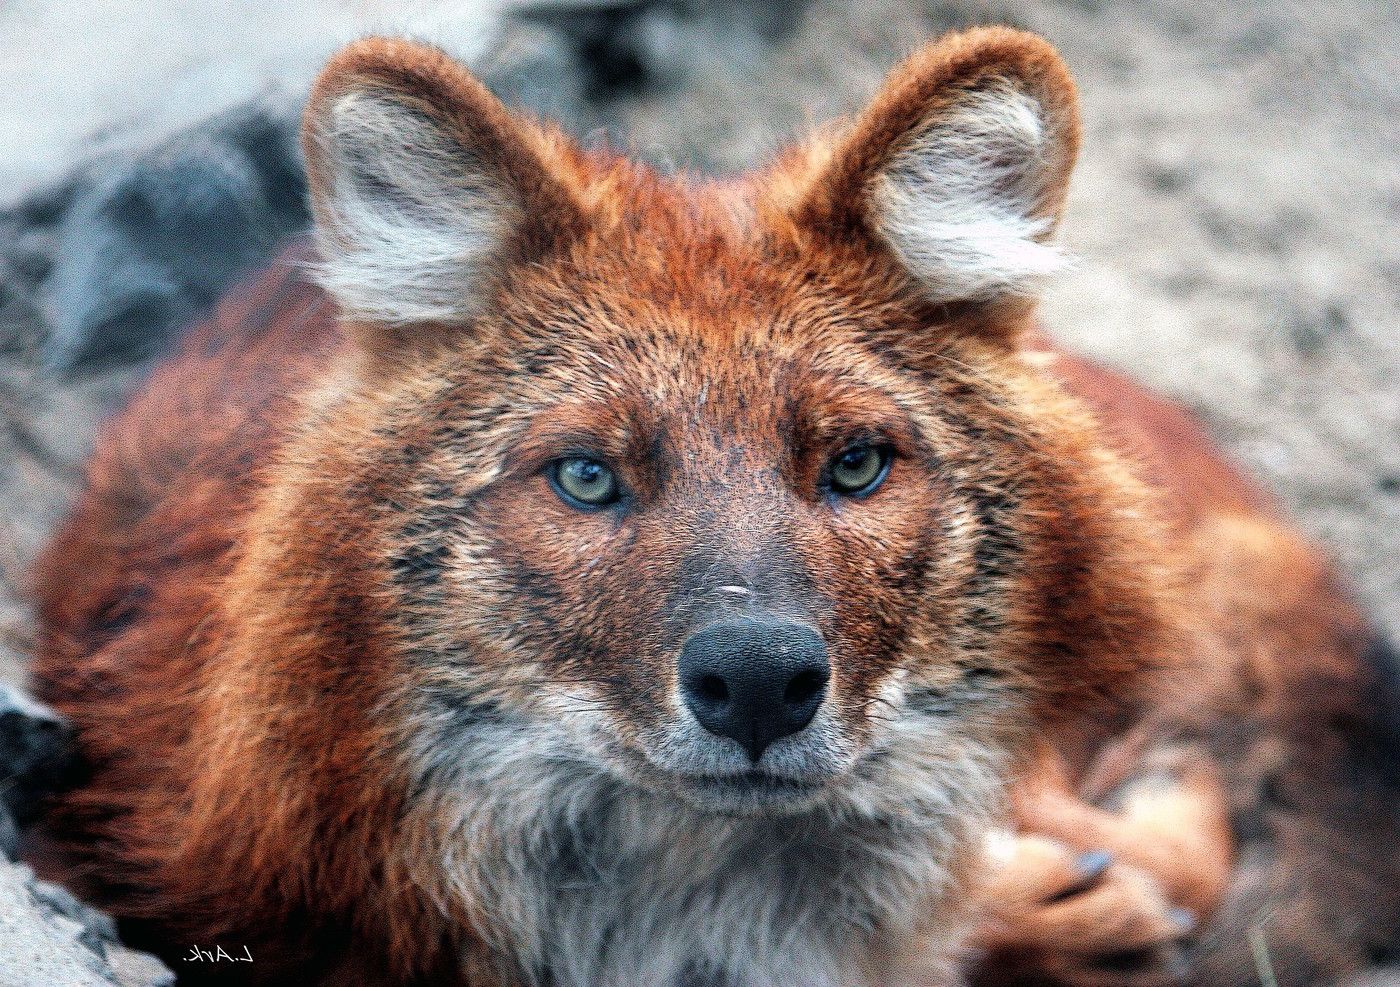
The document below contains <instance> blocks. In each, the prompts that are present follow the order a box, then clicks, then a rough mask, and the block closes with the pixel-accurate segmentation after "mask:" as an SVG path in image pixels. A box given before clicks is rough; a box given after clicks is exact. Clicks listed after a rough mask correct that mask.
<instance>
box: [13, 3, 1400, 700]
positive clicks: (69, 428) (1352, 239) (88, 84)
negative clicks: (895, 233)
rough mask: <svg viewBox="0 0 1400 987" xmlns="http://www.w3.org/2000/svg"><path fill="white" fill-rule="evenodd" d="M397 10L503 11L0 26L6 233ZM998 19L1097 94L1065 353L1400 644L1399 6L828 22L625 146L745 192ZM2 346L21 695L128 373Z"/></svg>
mask: <svg viewBox="0 0 1400 987" xmlns="http://www.w3.org/2000/svg"><path fill="white" fill-rule="evenodd" d="M389 6H393V8H394V17H395V19H396V20H399V21H407V22H410V23H412V22H413V20H414V18H415V17H418V16H431V18H432V20H431V23H432V24H433V25H434V26H433V27H432V28H430V29H427V28H420V32H419V33H425V34H428V35H429V36H432V37H440V38H445V39H447V40H449V41H451V42H453V44H454V47H457V48H458V49H459V50H466V51H470V50H472V49H473V48H480V46H481V45H482V44H484V41H483V39H484V38H486V37H487V35H488V34H489V25H490V16H489V14H490V10H491V5H490V4H486V3H469V4H460V3H459V4H455V5H452V7H451V9H449V10H447V11H446V12H444V11H442V10H434V11H426V8H427V7H429V6H431V5H420V6H422V7H423V8H425V11H426V12H425V11H414V10H409V11H407V12H405V5H403V4H397V5H388V4H383V5H376V4H373V3H348V2H341V3H337V2H332V0H285V2H282V3H278V4H259V5H253V4H247V3H231V2H228V3H213V4H211V3H194V2H192V0H152V2H149V3H144V4H141V5H139V6H138V5H137V4H135V3H134V2H130V3H123V2H119V0H91V2H86V3H83V4H69V5H59V4H50V3H41V2H37V0H10V2H3V0H0V52H3V54H4V57H3V58H0V205H3V204H5V203H8V202H12V201H15V200H16V199H18V198H19V197H20V196H22V195H23V194H24V193H25V192H26V191H27V190H29V189H31V188H33V187H35V186H37V185H38V184H40V183H42V182H43V181H45V180H48V179H51V178H53V177H56V176H58V175H59V174H61V173H62V172H63V171H64V170H65V169H67V168H68V167H70V166H71V165H72V164H73V162H74V161H76V160H78V159H79V158H81V157H82V156H84V155H86V154H89V153H90V152H91V150H92V148H93V147H94V140H93V137H92V135H93V133H94V132H95V131H101V130H103V129H110V128H112V127H114V126H117V125H120V124H123V123H126V122H130V121H137V122H138V123H139V124H140V125H141V126H142V127H147V128H151V127H156V128H159V127H167V128H168V127H174V126H178V125H179V124H180V122H181V121H187V120H190V119H195V118H197V117H198V116H199V115H201V114H203V113H205V112H207V111H208V110H209V109H211V108H215V107H217V106H219V105H225V104H228V103H231V102H233V101H236V100H238V99H242V98H246V97H247V96H249V95H251V94H253V93H255V92H257V91H261V90H264V89H267V88H269V87H270V88H273V89H276V90H278V91H282V92H289V93H293V94H294V93H295V92H296V91H298V88H299V87H301V86H304V85H305V82H306V80H307V79H308V78H309V76H310V74H311V72H312V71H313V70H314V66H315V64H316V63H317V61H319V59H320V58H321V57H322V56H323V55H324V53H325V52H327V51H329V50H330V49H331V48H332V47H334V45H335V44H336V43H337V42H338V41H339V40H341V39H342V38H344V37H347V36H349V35H351V34H354V33H356V32H358V31H360V30H362V29H363V26H364V25H365V24H367V23H370V22H372V21H375V20H377V19H378V20H382V19H383V18H384V16H385V8H386V7H389ZM991 21H1010V22H1013V23H1019V24H1021V25H1023V26H1027V27H1030V28H1033V29H1035V30H1038V31H1040V32H1041V33H1043V34H1045V35H1047V36H1048V37H1049V38H1050V39H1051V40H1053V41H1054V42H1055V43H1056V44H1058V45H1059V46H1060V48H1061V50H1062V51H1063V52H1064V54H1065V55H1066V57H1067V59H1068V60H1069V62H1070V64H1071V67H1072V68H1073V69H1074V71H1075V72H1076V74H1077V77H1078V79H1079V83H1080V86H1081V90H1082V97H1083V103H1084V112H1085V117H1086V122H1087V131H1086V139H1085V148H1084V153H1083V157H1082V164H1081V167H1080V170H1079V173H1078V177H1077V180H1076V183H1075V185H1074V190H1073V195H1072V201H1071V205H1070V210H1069V216H1068V219H1067V222H1066V224H1065V237H1066V239H1067V242H1068V244H1069V245H1070V246H1071V248H1072V249H1073V250H1074V251H1075V252H1076V253H1077V254H1078V256H1079V258H1080V261H1079V264H1078V266H1077V268H1076V269H1075V270H1074V271H1073V272H1072V273H1071V274H1070V275H1068V276H1067V277H1065V278H1064V279H1063V280H1062V281H1061V282H1059V283H1058V284H1057V285H1056V286H1055V287H1054V288H1053V290H1052V291H1051V294H1050V296H1049V298H1048V301H1047V304H1046V307H1045V312H1046V320H1047V322H1048V323H1049V325H1050V326H1051V328H1052V329H1053V331H1055V332H1056V333H1058V334H1059V335H1060V336H1061V337H1062V338H1063V339H1065V340H1067V341H1068V342H1070V343H1071V344H1072V345H1074V346H1076V347H1078V348H1080V349H1082V350H1083V351H1085V352H1087V353H1089V354H1091V355H1093V356H1095V357H1098V358H1100V359H1103V360H1105V361H1106V362H1108V363H1111V364H1114V365H1116V366H1120V367H1124V368H1126V369H1128V370H1129V371H1131V372H1132V373H1134V374H1136V375H1137V376H1138V377H1140V378H1141V379H1143V380H1145V381H1146V382H1148V383H1149V384H1151V385H1153V386H1155V387H1156V388H1158V389H1160V390H1162V391H1164V392H1166V393H1168V394H1171V395H1173V396H1175V397H1176V398H1178V399H1181V400H1183V401H1185V402H1186V403H1188V404H1189V405H1190V406H1192V407H1193V408H1195V409H1196V410H1197V411H1198V412H1199V413H1200V414H1201V415H1203V416H1204V418H1205V419H1206V420H1207V422H1208V423H1209V424H1210V426H1211V427H1212V429H1213V430H1214V432H1215V434H1216V435H1217V436H1218V437H1219V439H1220V440H1221V442H1222V443H1223V444H1224V446H1225V447H1226V448H1227V449H1228V450H1229V451H1230V452H1231V453H1232V454H1233V455H1234V456H1235V457H1236V458H1237V459H1238V460H1239V461H1240V462H1242V463H1243V464H1244V465H1245V466H1247V467H1248V468H1249V469H1250V470H1252V471H1253V472H1254V473H1255V474H1256V475H1258V476H1259V477H1260V478H1261V479H1262V480H1263V481H1264V482H1265V483H1266V484H1267V485H1268V486H1269V487H1270V488H1271V489H1273V490H1274V491H1275V492H1276V493H1277V494H1278V496H1279V497H1280V498H1281V499H1282V500H1283V501H1284V502H1285V504H1286V505H1287V507H1288V508H1289V509H1290V510H1291V511H1292V513H1293V514H1295V515H1296V516H1297V517H1298V518H1299V520H1300V521H1301V522H1302V524H1303V525H1304V526H1305V527H1306V528H1307V529H1308V530H1309V531H1311V532H1312V533H1314V534H1315V535H1316V536H1317V537H1318V538H1319V539H1321V540H1322V541H1324V542H1325V543H1326V544H1328V545H1329V546H1330V547H1331V548H1332V549H1333V551H1334V552H1335V553H1336V554H1337V555H1338V557H1339V558H1340V559H1341V561H1342V563H1343V565H1344V567H1345V569H1346V571H1347V572H1348V573H1349V574H1350V575H1351V576H1352V578H1353V579H1354V580H1355V581H1356V583H1357V584H1358V586H1359V587H1360V589H1361V591H1362V592H1363V593H1364V595H1365V597H1366V598H1367V600H1368V601H1369V603H1370V604H1371V606H1372V608H1373V610H1374V612H1375V613H1376V615H1377V618H1378V620H1379V621H1380V622H1381V623H1382V624H1384V625H1386V626H1388V627H1389V628H1390V630H1391V631H1392V632H1400V570H1397V568H1396V565H1395V559H1396V555H1397V548H1400V444H1397V441H1396V439H1397V436H1398V435H1400V384H1398V383H1397V373H1398V372H1400V337H1398V336H1397V328H1400V325H1398V323H1400V318H1397V315H1398V314H1400V293H1398V292H1397V284H1400V238H1397V236H1396V220H1397V214H1400V169H1397V159H1396V158H1397V156H1396V151H1395V146H1396V138H1397V123H1396V121H1397V120H1400V113H1398V112H1397V111H1400V92H1398V91H1397V83H1396V80H1397V79H1400V55H1397V52H1400V8H1397V7H1396V6H1395V5H1393V4H1388V3H1385V2H1362V0H1337V2H1332V3H1329V4H1326V5H1306V6H1305V5H1292V4H1279V3H1264V2H1241V3H1225V2H1210V0H1208V2H1194V3H1191V4H1158V3H1152V2H1147V0H1124V2H1117V3H1112V2H1108V0H1078V2H1072V3H1071V2H1049V0H1037V2H1022V3H996V2H992V3H973V2H964V3H951V2H927V3H914V2H907V0H868V2H862V3H860V4H855V5H850V6H847V5H844V4H837V3H815V4H814V5H813V9H812V12H811V13H810V15H809V16H807V17H806V18H805V19H804V20H803V21H802V22H801V23H797V24H794V25H793V26H792V27H791V28H790V29H789V30H787V31H786V32H785V33H784V34H783V36H782V37H781V38H780V40H779V42H778V44H777V46H776V48H774V49H773V50H771V51H766V52H764V51H756V50H752V49H751V48H744V49H742V50H739V51H729V52H727V53H726V54H725V56H724V57H723V58H716V59H705V58H697V57H696V55H695V52H694V50H691V51H689V52H688V53H687V51H686V49H685V43H684V41H683V40H682V41H679V42H678V41H676V40H675V39H674V38H673V39H671V41H670V42H667V44H669V45H670V47H667V46H666V44H661V45H660V47H659V48H658V49H657V51H658V54H657V57H658V58H661V59H666V60H668V64H674V65H676V66H679V67H680V68H678V70H677V71H678V72H680V74H681V76H682V78H681V85H680V86H679V88H678V89H677V90H675V91H674V92H673V93H671V94H663V95H657V96H653V97H649V98H647V99H643V100H636V101H630V102H627V103H623V104H617V105H615V106H613V107H612V108H611V110H610V112H611V115H612V118H613V119H612V122H613V125H614V129H616V130H618V131H620V132H622V133H625V134H627V135H628V136H629V137H630V140H631V141H632V142H633V144H634V145H635V146H636V147H637V148H638V149H639V150H640V151H641V152H643V153H646V154H648V155H650V156H653V157H656V158H661V159H667V160H671V161H674V162H679V163H681V164H692V165H696V166H700V167H706V168H721V169H722V168H730V167H738V166H742V165H744V164H746V163H749V162H752V161H754V160H756V159H758V158H761V157H762V156H763V155H764V154H765V153H767V152H768V151H769V150H770V149H771V148H772V147H773V146H774V145H775V144H777V143H779V142H780V141H781V140H782V139H783V138H784V137H785V136H786V135H788V134H791V133H793V132H794V131H798V130H801V129H802V128H803V127H805V126H806V125H807V124H808V123H809V122H812V121H817V120H821V119H823V118H825V117H827V116H829V115H831V114H833V113H838V112H842V111H845V110H848V109H850V108H852V107H854V106H856V105H858V104H859V102H860V101H861V100H862V99H863V98H864V97H865V96H866V95H868V93H869V92H870V91H871V89H872V88H873V86H874V85H875V84H876V82H877V80H878V77H879V74H880V73H881V72H882V71H883V69H884V68H886V67H887V66H888V65H889V64H890V63H891V62H892V61H893V60H894V58H895V57H896V56H897V55H898V54H899V53H900V52H902V51H905V50H908V49H909V48H910V47H912V46H913V45H914V44H916V43H917V42H918V41H919V40H920V39H922V38H925V37H927V36H930V35H933V34H937V33H938V32H939V31H941V30H943V29H945V28H947V27H950V26H955V25H959V24H967V23H976V22H991ZM420 23H423V24H426V23H430V22H429V21H422V22H420ZM444 25H445V26H444ZM662 40H663V41H664V40H665V39H662ZM687 59H689V60H688V61H687ZM686 66H689V68H687V67H686ZM293 98H294V97H293ZM3 277H4V275H3V272H0V288H3ZM0 343H3V345H0V349H4V350H5V352H3V353H0V363H3V364H4V373H0V576H3V578H4V580H5V582H3V583H0V676H7V677H15V676H18V675H19V674H20V669H21V658H20V655H21V653H22V651H23V645H24V640H25V634H26V630H25V618H24V611H23V608H22V607H21V606H20V605H19V603H18V598H17V590H18V586H19V582H20V580H21V576H20V573H21V571H22V568H23V564H24V562H25V560H26V559H27V558H29V557H30V556H31V555H32V553H33V551H34V550H35V548H36V547H37V545H38V544H39V543H40V541H41V539H42V537H43V535H44V533H45V532H46V531H47V530H48V528H49V527H50V525H51V524H52V523H53V521H54V519H55V518H57V517H58V516H60V514H61V512H62V509H63V506H64V504H65V503H66V500H67V498H68V496H70V493H71V490H72V483H73V478H74V477H75V476H76V470H77V468H78V464H79V463H80V461H81V457H82V455H83V452H84V450H85V449H86V448H87V446H88V444H89V442H90V438H91V435H92V429H93V426H94V422H95V421H96V420H97V418H98V417H99V416H100V415H101V414H102V413H103V412H104V410H105V409H106V408H108V407H110V405H111V403H112V401H113V400H115V398H116V397H117V396H118V395H119V394H120V393H121V392H122V390H123V388H124V387H126V386H127V383H128V379H129V375H121V374H119V375H115V376H111V377H108V378H104V379H101V380H96V381H94V380H87V381H80V382H77V383H72V382H68V383H58V382H55V381H53V380H51V379H50V378H49V377H47V376H46V375H45V374H44V373H43V372H42V371H40V370H38V369H37V368H35V367H34V366H33V360H32V359H31V357H30V354H31V349H30V348H29V346H28V344H27V343H26V341H24V340H18V341H17V340H13V339H12V340H9V341H7V342H5V341H3V340H0ZM6 471H8V474H9V475H8V476H5V475H3V473H4V472H6Z"/></svg>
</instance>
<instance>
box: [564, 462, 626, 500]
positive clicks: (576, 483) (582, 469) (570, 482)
mask: <svg viewBox="0 0 1400 987" xmlns="http://www.w3.org/2000/svg"><path fill="white" fill-rule="evenodd" d="M549 480H550V483H551V484H553V486H554V489H555V492H557V493H558V494H559V496H560V497H562V498H563V499H564V502H565V503H567V504H572V505H573V506H574V507H606V506H607V505H608V504H612V503H615V502H616V501H617V499H618V497H619V495H620V492H619V490H618V487H617V476H616V474H614V473H613V471H612V470H610V469H608V468H607V467H606V466H604V465H603V464H602V463H600V462H598V461H597V460H596V459H589V458H588V457H586V456H571V457H569V458H568V459H561V460H559V461H558V462H556V463H554V465H552V466H551V467H550V468H549Z"/></svg>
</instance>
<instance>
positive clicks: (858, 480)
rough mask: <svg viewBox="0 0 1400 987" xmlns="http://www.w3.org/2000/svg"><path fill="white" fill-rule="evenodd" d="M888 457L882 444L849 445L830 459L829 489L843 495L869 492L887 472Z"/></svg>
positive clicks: (887, 451) (888, 454) (888, 469)
mask: <svg viewBox="0 0 1400 987" xmlns="http://www.w3.org/2000/svg"><path fill="white" fill-rule="evenodd" d="M890 458H891V457H890V450H889V449H887V448H885V447H884V446H868V445H860V446H851V447H850V448H849V449H846V450H844V451H843V452H841V453H840V454H839V455H837V457H836V458H835V459H833V460H832V461H831V489H832V490H834V491H835V492H836V493H838V494H841V495H842V496H843V497H855V496H859V495H861V494H867V493H870V492H871V491H872V490H874V489H875V488H876V487H878V486H879V485H880V484H881V483H882V482H883V481H884V479H885V475H886V474H887V473H889V471H890Z"/></svg>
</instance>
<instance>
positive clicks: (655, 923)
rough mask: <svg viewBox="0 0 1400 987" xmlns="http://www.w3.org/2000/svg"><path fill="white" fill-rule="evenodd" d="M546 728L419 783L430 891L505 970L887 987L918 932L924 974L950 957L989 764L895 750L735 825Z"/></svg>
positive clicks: (511, 732) (691, 985) (549, 976)
mask: <svg viewBox="0 0 1400 987" xmlns="http://www.w3.org/2000/svg"><path fill="white" fill-rule="evenodd" d="M544 732H550V733H552V732H553V731H552V729H550V730H546V729H545V728H539V727H536V728H530V729H525V730H522V728H521V726H520V725H519V724H516V725H514V726H513V727H508V726H506V725H505V724H496V725H492V726H489V727H482V728H480V729H478V730H474V731H473V736H472V737H471V740H470V741H469V742H468V743H467V744H466V745H465V746H466V748H467V750H465V751H464V750H463V745H462V742H461V738H458V746H457V750H456V753H457V754H458V755H459V756H457V757H454V758H453V764H452V767H451V768H450V769H448V770H446V771H444V765H445V762H444V760H442V759H441V758H440V757H439V758H435V759H434V760H436V761H437V765H436V766H435V768H434V769H432V770H431V772H430V773H431V775H432V777H433V779H434V780H433V782H432V784H431V785H430V789H429V790H431V791H434V794H433V795H430V796H429V797H428V801H429V802H431V803H432V807H431V809H430V810H429V811H430V813H431V816H432V818H433V819H434V823H433V824H432V828H433V830H434V834H435V836H434V838H435V839H436V840H437V841H438V846H439V847H440V854H441V861H442V866H443V870H442V872H441V874H442V876H443V879H444V880H445V885H444V886H443V887H442V888H441V889H440V892H439V893H441V894H443V895H445V896H446V897H447V898H448V899H449V900H451V901H454V902H455V903H456V904H457V905H458V906H459V907H461V906H465V908H466V909H467V910H468V911H469V912H470V913H471V914H474V915H476V916H479V922H480V925H481V931H482V932H483V933H484V934H485V935H486V936H487V938H488V940H489V941H490V944H491V945H492V946H493V947H495V949H496V950H497V951H498V953H499V954H500V955H501V956H502V957H503V958H505V959H504V963H505V965H506V966H507V967H509V968H513V969H511V970H509V971H508V972H507V973H506V976H507V977H516V978H520V979H521V980H522V981H523V982H525V983H528V984H548V985H551V987H790V985H793V984H802V985H804V987H861V985H871V987H874V985H875V984H877V983H878V984H881V985H886V984H889V985H894V984H896V983H898V980H891V979H890V977H891V975H892V968H891V964H892V963H893V962H894V954H896V953H899V952H904V951H907V950H908V949H909V948H910V945H911V943H914V942H917V941H918V939H919V937H920V936H921V935H926V936H929V937H930V938H929V941H928V944H927V954H926V955H925V956H924V957H922V958H921V960H922V961H923V963H924V967H923V968H924V970H925V972H926V973H933V971H936V970H938V969H939V965H940V962H951V959H952V957H953V956H954V954H955V953H956V951H957V948H958V945H959V941H960V939H961V938H962V932H963V929H962V926H963V925H964V924H965V918H964V917H963V915H964V909H965V903H964V902H962V901H961V900H959V899H960V898H961V896H959V895H957V894H956V893H955V892H956V891H957V890H958V881H959V874H960V873H961V872H962V871H963V870H964V869H965V868H964V867H963V863H964V859H965V857H966V854H967V851H968V848H969V847H970V845H971V843H972V841H973V836H974V835H975V834H976V833H977V832H978V831H979V830H980V828H981V826H982V824H983V823H984V821H985V819H986V816H987V815H989V814H990V812H991V807H993V806H995V805H996V804H998V798H999V794H1000V791H999V790H1000V777H1001V774H1002V771H1001V768H1002V765H1001V764H1000V763H999V762H1000V759H999V758H998V757H996V756H993V755H990V754H987V753H985V752H984V753H982V754H980V755H979V756H973V755H970V754H967V753H962V754H957V755H955V756H946V755H945V756H944V757H941V758H940V757H939V756H938V755H937V754H935V753H933V752H931V751H929V750H928V749H927V748H924V749H923V750H922V751H914V750H901V747H900V746H899V745H897V746H895V747H893V748H892V749H890V750H889V751H886V752H885V753H884V754H883V756H882V757H881V758H880V765H879V770H878V775H879V778H878V780H877V779H876V778H875V777H874V774H875V772H873V771H870V772H868V773H869V774H870V775H871V776H870V777H862V771H861V769H857V771H856V772H855V777H854V778H852V779H850V783H849V785H848V786H847V787H846V789H845V790H844V793H843V796H842V799H841V802H840V804H839V805H837V804H833V805H830V806H825V807H823V808H821V809H817V810H812V811H810V812H807V813H805V814H802V815H797V816H793V817H788V818H780V819H734V818H725V817H720V816H715V815H711V814H708V813H704V812H701V811H699V810H696V809H693V808H691V807H690V806H688V805H686V804H685V803H683V802H681V801H680V800H678V799H676V798H673V797H670V796H666V795H657V794H651V793H648V792H645V791H642V790H641V789H638V788H636V787H634V786H632V785H630V784H627V783H625V782H621V781H618V780H616V779H614V778H612V777H611V776H609V775H608V774H606V773H604V772H603V771H602V770H600V769H599V768H598V767H597V766H596V765H594V764H592V763H588V762H584V761H583V760H581V759H569V758H565V757H557V756H552V752H553V751H558V750H559V747H557V746H554V745H553V744H551V740H557V739H558V738H557V737H553V738H551V737H543V736H541V735H540V734H541V733H544ZM920 746H921V747H922V745H920ZM957 749H958V748H957V746H956V745H955V746H954V747H953V748H952V750H953V751H956V750H957ZM439 750H441V749H439ZM920 754H922V757H920ZM460 755H465V756H460ZM940 761H941V763H939V762H940ZM906 762H907V763H906ZM421 763H422V762H420V764H421ZM449 777H450V778H451V783H450V784H449V785H446V786H445V785H444V784H443V782H444V781H447V780H448V779H449ZM892 786H898V787H896V788H892ZM979 810H980V811H979ZM934 975H935V976H937V974H936V973H935V974H934Z"/></svg>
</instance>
